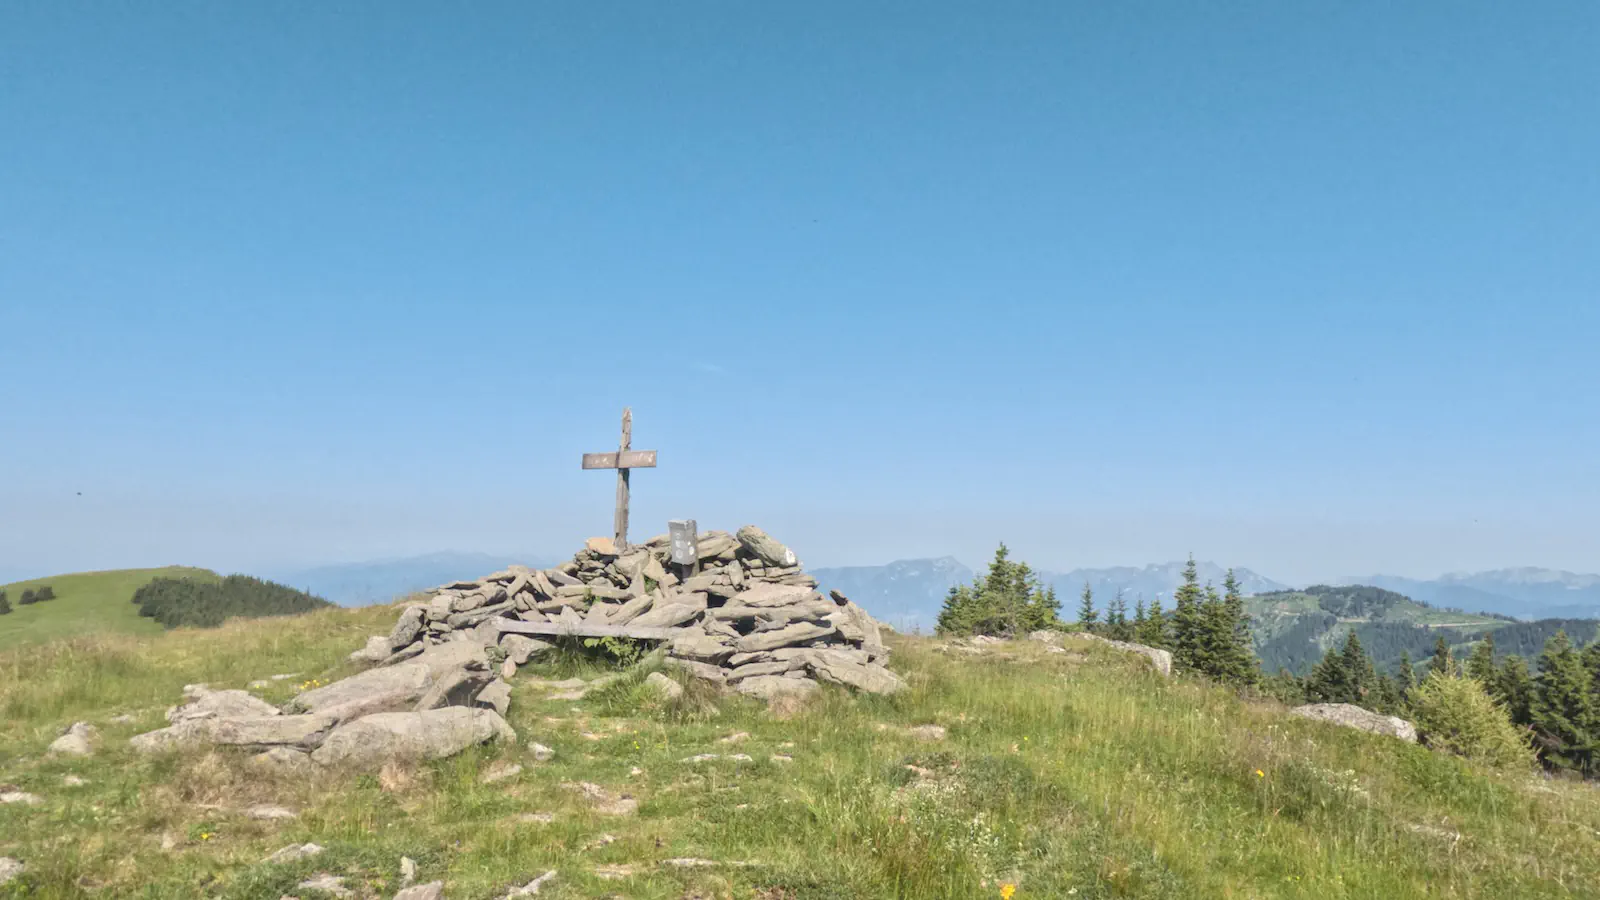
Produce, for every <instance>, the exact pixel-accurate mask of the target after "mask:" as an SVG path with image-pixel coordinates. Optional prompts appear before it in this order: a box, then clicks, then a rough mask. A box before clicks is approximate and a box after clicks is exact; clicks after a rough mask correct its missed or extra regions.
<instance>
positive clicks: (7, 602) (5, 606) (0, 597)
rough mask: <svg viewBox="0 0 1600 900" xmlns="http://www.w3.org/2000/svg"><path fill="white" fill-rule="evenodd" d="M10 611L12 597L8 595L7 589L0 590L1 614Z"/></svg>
mask: <svg viewBox="0 0 1600 900" xmlns="http://www.w3.org/2000/svg"><path fill="white" fill-rule="evenodd" d="M9 612H11V599H10V598H9V597H7V596H6V592H5V591H0V616H3V615H5V614H6V613H9Z"/></svg>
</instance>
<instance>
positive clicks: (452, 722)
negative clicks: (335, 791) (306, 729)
mask: <svg viewBox="0 0 1600 900" xmlns="http://www.w3.org/2000/svg"><path fill="white" fill-rule="evenodd" d="M496 738H500V739H503V740H507V741H515V740H516V739H517V734H516V732H515V731H512V730H511V726H509V725H507V724H506V722H505V720H504V719H502V718H500V716H499V714H498V713H496V712H495V711H494V710H490V709H469V708H467V707H464V706H447V707H444V708H442V709H431V710H426V711H424V712H410V713H379V714H378V715H375V716H367V717H366V718H363V719H357V720H355V721H354V722H347V723H346V724H344V725H340V726H339V727H338V728H335V729H334V730H333V733H332V734H329V735H328V737H327V739H326V740H324V741H323V742H322V746H321V747H318V748H317V750H316V751H315V752H314V753H312V754H311V759H312V761H314V762H316V763H317V764H318V765H322V766H342V767H350V768H363V769H370V768H377V767H378V766H381V765H383V764H384V763H385V762H387V761H389V760H391V759H443V758H445V757H447V756H454V755H455V754H457V753H460V752H461V751H462V750H465V749H467V748H468V747H471V746H473V745H475V744H482V743H486V742H488V741H491V740H495V739H496Z"/></svg>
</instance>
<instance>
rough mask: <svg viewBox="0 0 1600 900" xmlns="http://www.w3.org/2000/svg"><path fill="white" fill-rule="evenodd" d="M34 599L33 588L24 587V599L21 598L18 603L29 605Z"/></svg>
mask: <svg viewBox="0 0 1600 900" xmlns="http://www.w3.org/2000/svg"><path fill="white" fill-rule="evenodd" d="M33 599H34V593H33V591H32V589H24V590H23V592H22V599H21V600H19V601H18V603H19V604H20V605H22V606H28V605H30V604H32V603H33Z"/></svg>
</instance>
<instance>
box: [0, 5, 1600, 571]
mask: <svg viewBox="0 0 1600 900" xmlns="http://www.w3.org/2000/svg"><path fill="white" fill-rule="evenodd" d="M1596 46H1600V6H1596V5H1595V4H1592V3H1586V2H1584V3H1547V4H1536V5H1533V6H1527V5H1516V4H1504V3H1466V2H1450V3H1442V2H1441V3H1411V4H1401V5H1396V4H1390V3H1368V2H1348V3H1338V4H1302V3H1294V4H1287V3H1280V2H1254V3H1222V2H1219V3H1207V4H1176V3H1159V4H1157V3H1139V2H1130V3H1117V4H1101V3H1070V4H1069V3H1037V4H982V5H980V4H947V3H933V2H919V3H896V4H891V3H883V4H843V3H811V4H798V5H797V4H791V5H787V6H781V5H777V4H749V3H732V2H728V3H687V4H653V3H652V4H645V3H638V4H630V3H622V4H604V5H602V4H517V3H506V4H490V3H479V4H470V5H467V6H453V7H446V6H443V5H437V4H411V3H396V2H382V3H376V2H374V3H341V4H286V3H261V4H203V3H172V4H162V5H159V6H156V7H152V6H149V5H145V6H143V7H139V8H135V7H133V6H129V5H107V4H87V3H48V4H47V3H13V4H7V5H6V6H5V7H4V8H3V9H0V122H3V123H4V125H3V129H4V140H0V335H3V338H4V341H3V348H4V352H3V353H0V385H3V387H0V398H3V399H0V570H7V571H12V572H29V573H38V574H43V573H46V572H51V571H64V570H75V569H83V568H92V567H112V566H126V565H141V564H143V565H156V564H165V563H174V562H184V563H194V564H200V565H211V566H216V567H221V568H228V569H246V570H248V569H252V568H255V569H264V568H267V567H273V566H281V565H284V564H290V563H314V562H327V561H337V560H355V559H366V558H373V557H385V556H399V555H405V554H409V553H417V552H425V551H431V550H439V549H446V548H449V549H462V550H484V551H490V552H507V551H511V552H534V553H543V554H561V553H565V552H569V551H570V549H572V548H574V547H575V546H576V545H577V544H578V542H579V541H580V540H581V539H582V538H583V537H585V536H587V535H590V534H599V533H605V532H607V531H608V530H609V527H610V506H611V495H612V492H613V490H614V483H613V481H612V480H611V478H610V477H609V476H608V475H607V474H604V473H598V472H583V471H580V470H579V469H578V456H579V454H580V453H581V452H583V451H586V450H604V449H607V447H608V446H610V445H614V441H615V433H616V427H617V418H618V415H619V413H620V411H621V408H622V407H623V406H624V405H632V407H633V409H634V415H635V422H636V424H635V434H636V441H635V445H636V446H641V447H653V448H656V449H659V450H660V452H661V468H659V469H656V470H654V471H649V472H641V473H639V474H638V475H637V476H636V477H635V479H634V485H635V497H636V505H635V512H634V519H635V522H636V523H637V524H636V529H635V530H636V532H650V531H656V530H661V523H664V521H665V520H666V519H668V518H675V517H680V516H692V517H695V518H697V519H698V520H699V521H700V522H701V523H702V525H703V526H707V527H729V528H731V527H736V526H737V525H739V524H741V523H743V522H747V521H748V522H757V523H761V524H764V525H765V526H766V527H767V528H768V529H769V530H771V531H773V532H774V533H775V534H777V535H779V536H780V537H782V538H784V539H786V540H788V541H789V542H790V543H792V544H793V545H794V546H795V547H796V548H797V549H798V551H799V552H800V554H801V556H802V558H804V559H805V560H806V561H807V562H808V563H811V564H814V565H824V564H857V563H873V562H882V561H887V560H889V559H893V558H897V557H906V556H932V555H942V554H947V553H948V554H954V555H956V556H958V557H960V558H962V559H964V560H965V561H967V562H969V563H976V562H979V561H980V560H982V559H983V558H984V557H985V556H986V555H987V554H988V553H989V551H990V550H991V549H992V547H993V545H994V543H995V542H996V541H998V540H1001V539H1004V540H1006V541H1007V542H1009V543H1010V544H1011V545H1012V546H1013V547H1014V548H1015V549H1016V550H1017V552H1018V553H1019V554H1020V555H1022V556H1023V557H1024V558H1026V559H1029V560H1030V561H1033V562H1034V563H1035V564H1036V565H1040V566H1043V567H1048V568H1055V569H1064V568H1068V567H1072V566H1078V565H1110V564H1133V563H1144V562H1149V561H1154V560H1164V559H1170V558H1174V557H1179V556H1181V555H1183V554H1185V553H1188V552H1191V551H1192V552H1194V553H1195V554H1196V555H1197V556H1200V557H1202V558H1210V559H1216V560H1218V561H1220V562H1224V563H1233V564H1238V565H1245V566H1249V567H1251V568H1254V569H1257V570H1258V571H1262V572H1264V573H1266V574H1269V575H1272V576H1274V577H1277V578H1280V579H1285V580H1308V579H1315V578H1319V577H1330V576H1334V575H1339V574H1363V573H1367V572H1371V571H1380V570H1381V571H1388V572H1394V573H1398V574H1409V575H1431V574H1436V573H1438V572H1440V571H1443V570H1448V569H1482V568H1492V567H1496V566H1501V565H1513V564H1516V565H1545V566H1555V567H1565V568H1572V569H1579V570H1589V571H1594V570H1600V542H1596V540H1595V534H1596V531H1597V523H1596V513H1595V510H1596V509H1597V508H1600V453H1597V452H1596V447H1597V443H1600V441H1597V439H1600V401H1597V399H1596V390H1595V389H1596V385H1597V384H1600V353H1597V352H1596V351H1597V345H1600V165H1597V162H1596V161H1597V160H1600V91H1597V90H1596V85H1597V84H1600V53H1596V52H1595V47H1596ZM79 492H81V496H80V494H79Z"/></svg>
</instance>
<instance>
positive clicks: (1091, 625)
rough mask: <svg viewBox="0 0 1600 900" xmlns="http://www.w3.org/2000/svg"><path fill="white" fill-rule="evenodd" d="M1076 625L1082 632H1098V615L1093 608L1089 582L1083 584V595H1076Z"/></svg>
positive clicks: (1092, 595) (1092, 593) (1092, 592)
mask: <svg viewBox="0 0 1600 900" xmlns="http://www.w3.org/2000/svg"><path fill="white" fill-rule="evenodd" d="M1078 624H1079V625H1081V626H1083V630H1084V631H1089V632H1093V631H1098V630H1099V628H1098V627H1097V626H1099V624H1100V613H1099V612H1098V611H1096V610H1095V608H1094V589H1093V588H1091V587H1090V586H1089V582H1087V581H1085V582H1084V583H1083V593H1082V594H1079V595H1078Z"/></svg>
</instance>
